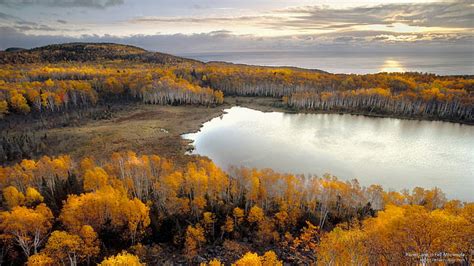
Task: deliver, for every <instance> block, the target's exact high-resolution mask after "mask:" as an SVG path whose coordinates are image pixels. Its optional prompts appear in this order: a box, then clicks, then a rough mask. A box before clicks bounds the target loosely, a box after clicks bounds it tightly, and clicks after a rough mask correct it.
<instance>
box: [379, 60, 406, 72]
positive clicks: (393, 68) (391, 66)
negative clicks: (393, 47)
mask: <svg viewBox="0 0 474 266" xmlns="http://www.w3.org/2000/svg"><path fill="white" fill-rule="evenodd" d="M380 71H381V72H405V71H406V70H405V68H404V67H403V65H402V64H401V63H400V62H399V61H397V60H394V59H387V60H385V62H384V63H383V66H382V68H381V69H380Z"/></svg>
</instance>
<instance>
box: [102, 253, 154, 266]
mask: <svg viewBox="0 0 474 266" xmlns="http://www.w3.org/2000/svg"><path fill="white" fill-rule="evenodd" d="M98 265H100V266H142V265H145V264H144V263H141V262H140V259H139V258H138V257H137V256H135V255H133V254H130V253H127V252H126V251H123V252H122V253H119V254H117V255H115V256H111V257H108V258H106V259H104V260H103V261H102V262H101V263H99V264H98Z"/></svg>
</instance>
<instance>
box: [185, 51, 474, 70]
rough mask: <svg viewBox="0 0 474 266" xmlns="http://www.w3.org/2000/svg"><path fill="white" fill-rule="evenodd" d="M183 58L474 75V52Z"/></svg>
mask: <svg viewBox="0 0 474 266" xmlns="http://www.w3.org/2000/svg"><path fill="white" fill-rule="evenodd" d="M181 56H184V57H188V58H193V59H197V60H201V61H205V62H208V61H226V62H232V63H241V64H251V65H264V66H295V67H302V68H314V69H321V70H324V71H328V72H331V73H346V74H349V73H354V74H367V73H377V72H407V71H410V72H413V71H416V72H429V73H435V74H438V75H460V74H468V75H472V74H474V53H471V52H443V53H435V52H426V53H400V54H393V53H392V54H380V53H379V54H374V53H368V52H364V53H350V52H339V53H335V52H300V51H296V52H227V53H199V54H198V53H196V54H181Z"/></svg>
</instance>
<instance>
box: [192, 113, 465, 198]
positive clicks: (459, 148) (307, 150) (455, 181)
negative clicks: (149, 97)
mask: <svg viewBox="0 0 474 266" xmlns="http://www.w3.org/2000/svg"><path fill="white" fill-rule="evenodd" d="M227 112H228V113H226V114H225V115H223V116H221V117H218V118H215V119H212V120H211V121H209V122H207V123H205V124H204V126H203V128H202V129H201V131H200V132H198V133H194V134H188V135H186V136H184V137H185V138H189V139H192V140H194V146H195V151H194V153H197V154H201V155H206V156H208V157H210V158H211V159H213V160H214V161H215V162H216V163H217V164H218V165H219V166H221V167H223V168H224V169H226V168H227V167H228V166H229V165H237V166H240V165H243V166H247V167H257V168H265V167H270V168H273V169H275V170H277V171H281V172H293V173H304V174H307V173H314V174H318V175H322V174H324V173H332V174H334V175H337V176H339V177H340V178H343V179H351V178H358V179H359V181H360V182H361V184H363V185H370V184H373V183H378V184H381V185H383V186H384V187H385V188H386V189H390V188H393V189H396V190H399V189H402V188H409V189H411V188H413V187H415V186H422V187H426V188H431V187H434V186H438V187H440V188H442V189H443V191H445V192H446V193H447V194H448V196H451V197H456V198H461V199H463V200H470V201H472V200H474V193H472V188H473V187H474V152H473V151H474V127H473V126H467V125H460V124H454V123H446V122H435V121H414V120H400V119H392V118H369V117H364V116H354V115H338V114H284V113H277V112H273V113H263V112H259V111H255V110H252V109H247V108H241V107H233V108H231V109H228V110H227Z"/></svg>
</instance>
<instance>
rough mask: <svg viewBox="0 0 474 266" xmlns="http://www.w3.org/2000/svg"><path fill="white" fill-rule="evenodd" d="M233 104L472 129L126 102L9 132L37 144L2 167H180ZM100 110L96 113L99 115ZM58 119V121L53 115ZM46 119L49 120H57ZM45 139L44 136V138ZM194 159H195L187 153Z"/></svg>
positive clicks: (258, 102) (236, 100) (241, 100)
mask: <svg viewBox="0 0 474 266" xmlns="http://www.w3.org/2000/svg"><path fill="white" fill-rule="evenodd" d="M233 106H241V107H246V108H250V109H254V110H257V111H261V112H281V113H287V114H350V115H362V116H366V117H374V118H393V119H407V120H418V121H439V122H451V123H458V124H460V125H468V126H471V125H473V124H470V123H460V122H458V121H442V120H435V119H419V118H407V117H398V116H388V115H377V114H365V113H350V112H326V111H308V110H303V111H298V110H290V109H288V108H286V107H284V106H282V104H281V101H280V100H279V99H275V98H270V97H235V96H228V97H226V99H225V101H224V103H223V104H222V105H220V106H214V107H205V106H192V105H182V106H170V105H150V104H124V105H119V106H117V107H118V108H117V111H115V112H114V113H112V117H110V118H105V119H99V120H94V119H84V120H83V121H82V122H80V123H71V124H69V125H67V126H63V125H56V126H54V127H53V128H48V129H39V130H31V129H32V128H31V124H26V125H18V126H17V127H15V128H12V129H11V130H10V132H8V133H7V134H10V135H13V136H14V135H17V136H18V135H25V134H29V135H31V138H32V140H33V142H35V141H37V142H40V143H39V145H38V147H40V148H38V147H36V148H35V149H32V150H35V151H32V152H31V154H28V156H23V155H22V156H23V157H21V158H17V159H15V160H4V161H1V162H0V165H7V164H12V163H16V162H18V161H19V160H21V159H32V158H38V157H40V156H43V155H48V156H58V155H61V154H70V155H71V156H72V157H76V158H78V157H82V156H95V157H98V158H100V157H108V156H110V155H111V154H112V153H113V152H118V151H126V150H131V151H135V152H137V153H142V154H153V153H155V154H160V155H161V156H163V157H167V158H170V159H174V160H176V161H177V162H179V163H187V162H188V161H189V157H188V156H189V155H188V154H187V152H188V151H191V150H192V149H193V148H194V147H193V145H192V140H189V139H184V138H183V137H182V135H184V134H190V133H195V132H198V131H199V130H200V129H201V127H202V126H203V124H204V123H205V122H207V121H210V120H211V119H213V118H215V117H219V116H221V115H223V114H224V113H225V110H226V109H228V108H231V107H233ZM98 112H100V109H99V111H98ZM56 118H57V117H56ZM56 118H48V119H56ZM44 136H47V138H45V137H44ZM191 156H194V155H191Z"/></svg>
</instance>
